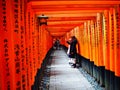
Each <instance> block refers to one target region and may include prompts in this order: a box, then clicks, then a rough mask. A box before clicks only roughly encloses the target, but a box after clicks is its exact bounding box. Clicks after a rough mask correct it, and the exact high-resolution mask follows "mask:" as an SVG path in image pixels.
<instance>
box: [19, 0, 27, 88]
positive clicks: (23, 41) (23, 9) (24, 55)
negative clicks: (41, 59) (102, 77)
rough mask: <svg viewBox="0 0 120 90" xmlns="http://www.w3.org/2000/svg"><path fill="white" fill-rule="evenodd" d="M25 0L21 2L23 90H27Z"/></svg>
mask: <svg viewBox="0 0 120 90" xmlns="http://www.w3.org/2000/svg"><path fill="white" fill-rule="evenodd" d="M25 8H26V3H25V0H20V33H21V36H20V39H21V40H20V47H21V49H20V52H21V72H22V73H21V83H22V85H21V90H28V89H27V73H26V72H27V69H26V45H25V42H26V41H25V30H26V27H25V25H26V24H25Z"/></svg>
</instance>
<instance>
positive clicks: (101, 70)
mask: <svg viewBox="0 0 120 90" xmlns="http://www.w3.org/2000/svg"><path fill="white" fill-rule="evenodd" d="M97 31H98V80H99V82H100V85H101V86H104V78H105V73H104V72H105V71H104V70H105V67H104V61H103V14H102V13H98V17H97Z"/></svg>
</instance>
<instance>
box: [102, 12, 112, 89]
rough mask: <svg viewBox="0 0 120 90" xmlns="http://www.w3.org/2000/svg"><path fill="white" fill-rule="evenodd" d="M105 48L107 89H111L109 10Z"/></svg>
mask: <svg viewBox="0 0 120 90" xmlns="http://www.w3.org/2000/svg"><path fill="white" fill-rule="evenodd" d="M103 35H104V36H103V40H104V41H103V42H104V43H103V48H104V50H103V51H104V54H103V57H104V62H105V89H106V90H109V89H110V61H109V60H110V32H109V12H108V10H105V11H104V33H103Z"/></svg>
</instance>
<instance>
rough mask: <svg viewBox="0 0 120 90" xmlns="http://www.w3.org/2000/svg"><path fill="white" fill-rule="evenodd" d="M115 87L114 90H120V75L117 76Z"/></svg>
mask: <svg viewBox="0 0 120 90" xmlns="http://www.w3.org/2000/svg"><path fill="white" fill-rule="evenodd" d="M114 85H115V87H114V88H115V89H114V90H120V77H117V76H115V84H114Z"/></svg>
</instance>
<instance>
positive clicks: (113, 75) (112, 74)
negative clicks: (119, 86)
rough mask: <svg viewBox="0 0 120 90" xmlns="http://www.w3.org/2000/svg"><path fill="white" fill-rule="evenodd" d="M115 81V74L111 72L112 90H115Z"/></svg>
mask: <svg viewBox="0 0 120 90" xmlns="http://www.w3.org/2000/svg"><path fill="white" fill-rule="evenodd" d="M114 81H115V74H114V72H110V90H115V89H114V88H115V85H114Z"/></svg>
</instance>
